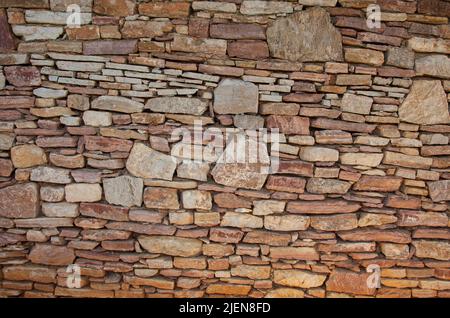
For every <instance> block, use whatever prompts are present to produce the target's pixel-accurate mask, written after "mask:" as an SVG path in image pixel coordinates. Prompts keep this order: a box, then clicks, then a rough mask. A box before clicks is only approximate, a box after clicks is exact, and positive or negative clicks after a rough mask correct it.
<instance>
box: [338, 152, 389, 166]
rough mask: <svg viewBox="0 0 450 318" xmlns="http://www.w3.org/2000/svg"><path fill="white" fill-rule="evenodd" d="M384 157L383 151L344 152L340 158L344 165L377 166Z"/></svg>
mask: <svg viewBox="0 0 450 318" xmlns="http://www.w3.org/2000/svg"><path fill="white" fill-rule="evenodd" d="M382 159H383V154H382V153H380V154H379V153H362V152H358V153H351V152H348V153H343V154H341V155H340V157H339V160H340V162H341V163H342V164H344V165H352V166H366V167H376V166H378V165H379V164H380V163H381V160H382Z"/></svg>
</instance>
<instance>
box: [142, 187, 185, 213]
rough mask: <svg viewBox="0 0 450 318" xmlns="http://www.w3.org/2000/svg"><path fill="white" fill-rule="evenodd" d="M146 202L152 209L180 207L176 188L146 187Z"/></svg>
mask: <svg viewBox="0 0 450 318" xmlns="http://www.w3.org/2000/svg"><path fill="white" fill-rule="evenodd" d="M144 204H145V206H146V207H147V208H152V209H170V210H176V209H179V208H180V203H179V202H178V195H177V190H176V189H165V188H150V187H148V188H145V190H144Z"/></svg>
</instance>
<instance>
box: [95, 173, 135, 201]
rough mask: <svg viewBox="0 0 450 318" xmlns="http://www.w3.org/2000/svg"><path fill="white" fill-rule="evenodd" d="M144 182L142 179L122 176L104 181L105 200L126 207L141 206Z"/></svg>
mask: <svg viewBox="0 0 450 318" xmlns="http://www.w3.org/2000/svg"><path fill="white" fill-rule="evenodd" d="M143 189H144V182H143V181H142V179H140V178H134V177H130V176H120V177H116V178H105V179H103V190H104V192H105V199H106V201H108V202H109V203H111V204H116V205H122V206H126V207H132V206H141V204H142V192H143Z"/></svg>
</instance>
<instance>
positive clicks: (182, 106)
mask: <svg viewBox="0 0 450 318" xmlns="http://www.w3.org/2000/svg"><path fill="white" fill-rule="evenodd" d="M145 108H146V109H150V110H151V111H153V112H159V113H174V114H190V115H197V116H199V115H202V114H203V113H204V112H205V111H206V109H207V108H208V104H207V103H206V102H204V101H203V100H201V99H199V98H192V97H189V98H187V97H156V98H151V99H149V100H148V102H147V103H146V104H145Z"/></svg>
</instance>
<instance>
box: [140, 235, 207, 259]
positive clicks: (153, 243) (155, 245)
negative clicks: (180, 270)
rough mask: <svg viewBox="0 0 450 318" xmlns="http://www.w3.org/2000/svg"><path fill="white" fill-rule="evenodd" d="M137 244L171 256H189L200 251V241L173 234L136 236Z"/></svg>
mask: <svg viewBox="0 0 450 318" xmlns="http://www.w3.org/2000/svg"><path fill="white" fill-rule="evenodd" d="M138 241H139V244H141V246H142V247H143V248H144V249H145V250H147V251H148V252H150V253H158V254H159V253H161V254H166V255H171V256H183V257H191V256H197V255H199V254H200V253H201V251H202V245H203V243H202V241H200V240H197V239H192V238H183V237H173V236H144V235H141V236H139V237H138Z"/></svg>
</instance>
